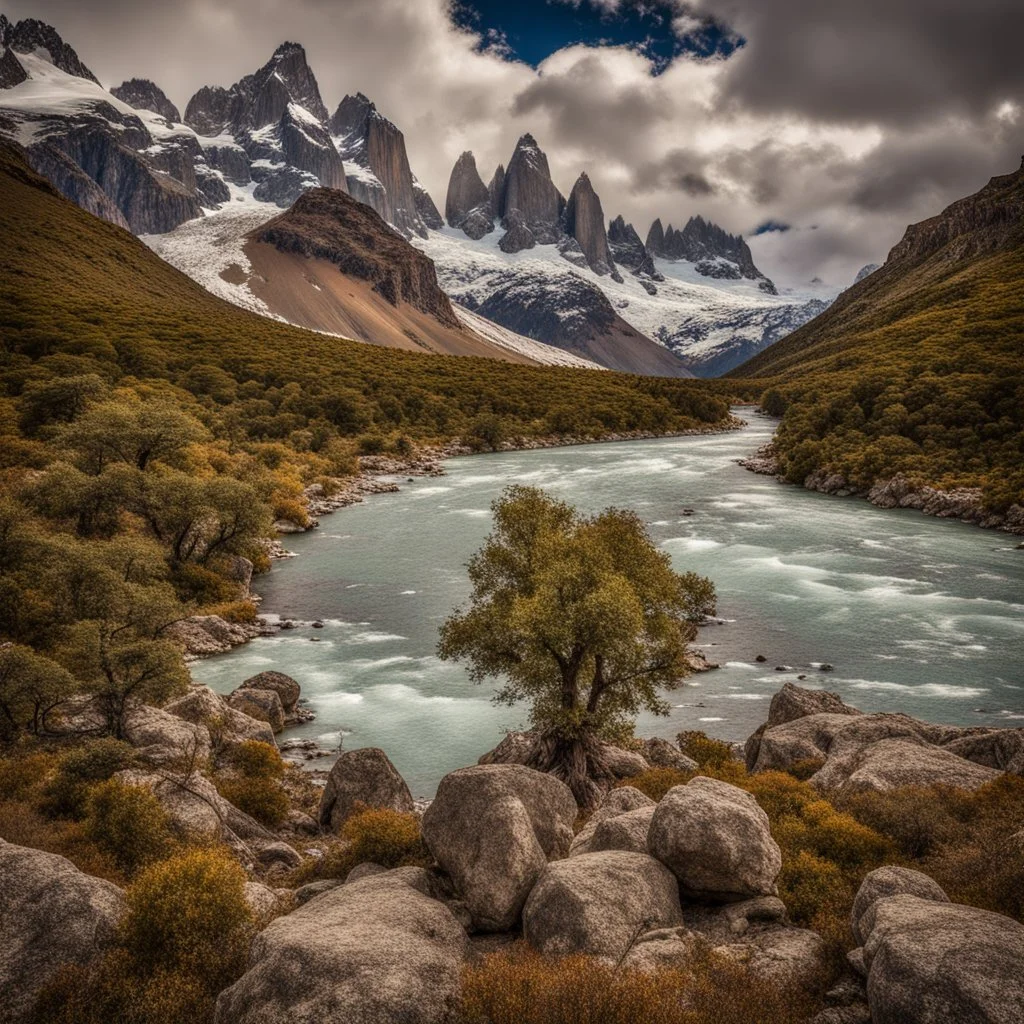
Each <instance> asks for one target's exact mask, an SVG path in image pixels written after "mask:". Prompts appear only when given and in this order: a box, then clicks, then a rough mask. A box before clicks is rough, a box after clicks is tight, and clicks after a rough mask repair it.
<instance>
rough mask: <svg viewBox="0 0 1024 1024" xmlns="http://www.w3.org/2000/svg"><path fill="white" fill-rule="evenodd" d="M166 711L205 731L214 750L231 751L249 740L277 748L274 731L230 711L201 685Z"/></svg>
mask: <svg viewBox="0 0 1024 1024" xmlns="http://www.w3.org/2000/svg"><path fill="white" fill-rule="evenodd" d="M164 710H165V711H167V712H168V714H171V715H175V716H177V717H178V718H182V719H184V720H185V721H186V722H191V723H192V724H193V725H201V726H203V727H204V728H206V729H207V730H208V731H209V733H210V737H211V740H212V741H213V745H214V747H228V748H230V747H233V746H236V745H237V744H239V743H244V742H245V741H246V740H257V741H259V742H260V743H269V744H270V746H276V741H275V740H274V730H273V729H272V728H271V727H270V724H269V723H268V722H263V721H260V719H258V718H253V717H252V716H251V715H247V714H245V712H243V711H238V710H237V709H235V708H233V707H231V706H230V705H229V704H228V703H227V701H226V700H224V698H223V697H221V696H220V694H218V693H214V691H213V690H211V689H210V687H208V686H203V685H202V684H194V685H193V686H192V687H190V689H189V692H188V693H187V694H185V696H184V697H179V698H178V699H177V700H175V701H172V702H171V703H170V704H168V705H167V707H166V708H164Z"/></svg>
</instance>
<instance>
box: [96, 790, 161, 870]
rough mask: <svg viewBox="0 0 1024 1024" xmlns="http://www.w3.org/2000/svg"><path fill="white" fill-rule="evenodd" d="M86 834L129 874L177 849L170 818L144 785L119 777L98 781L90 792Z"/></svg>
mask: <svg viewBox="0 0 1024 1024" xmlns="http://www.w3.org/2000/svg"><path fill="white" fill-rule="evenodd" d="M84 825H85V834H86V836H87V837H88V838H89V839H90V840H91V841H92V842H93V843H95V844H96V846H98V847H99V848H100V849H101V850H103V851H104V852H105V853H106V854H107V855H108V856H109V857H110V858H111V859H112V860H113V861H114V863H115V864H117V866H118V867H119V868H120V869H121V870H122V871H124V872H125V873H126V874H127V875H133V874H134V873H135V872H136V871H138V870H139V869H140V868H142V867H144V866H145V865H147V864H152V863H153V862H155V861H158V860H160V859H162V858H164V857H167V856H168V855H169V854H170V853H171V851H172V850H173V848H174V836H173V833H172V831H171V821H170V818H169V817H168V814H167V812H166V811H165V810H164V809H163V807H162V806H161V804H160V801H159V800H157V798H156V797H155V796H154V795H153V794H152V793H151V792H150V791H149V790H148V789H146V788H145V787H144V786H132V785H129V784H127V783H125V782H122V781H121V780H120V779H108V780H107V781H106V782H101V783H99V784H98V785H97V786H96V787H95V788H94V789H93V790H92V792H91V793H90V795H89V801H88V811H87V813H86V817H85V822H84Z"/></svg>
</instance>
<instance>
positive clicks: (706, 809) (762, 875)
mask: <svg viewBox="0 0 1024 1024" xmlns="http://www.w3.org/2000/svg"><path fill="white" fill-rule="evenodd" d="M647 845H648V850H649V851H650V853H651V855H652V856H654V857H657V858H658V860H660V861H661V862H662V863H664V864H665V865H667V866H668V867H669V868H670V869H671V870H672V871H673V873H674V874H675V875H676V877H677V878H678V879H679V885H680V888H681V890H682V891H683V893H684V894H686V895H689V896H691V897H694V898H698V899H711V900H721V901H724V902H733V901H736V900H743V899H747V898H749V897H751V896H772V895H775V894H776V886H775V880H776V878H777V877H778V874H779V871H780V869H781V867H782V854H781V852H780V851H779V847H778V845H777V844H776V842H775V840H774V839H772V836H771V832H770V830H769V827H768V815H767V814H765V812H764V811H763V810H762V809H761V808H760V807H759V806H758V804H757V801H756V800H755V799H754V798H753V797H752V796H751V795H750V794H749V793H745V792H744V791H743V790H741V789H738V788H737V787H736V786H731V785H729V784H728V783H726V782H720V781H718V780H717V779H709V778H707V777H705V776H703V775H699V776H697V778H695V779H692V780H691V781H690V782H688V783H687V784H686V785H685V786H675V787H674V788H673V789H670V790H669V791H668V793H666V794H665V796H664V798H663V799H662V801H661V802H660V803H659V804H658V806H657V808H656V809H655V812H654V817H653V818H652V819H651V827H650V831H649V833H648V836H647Z"/></svg>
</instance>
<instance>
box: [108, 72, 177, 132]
mask: <svg viewBox="0 0 1024 1024" xmlns="http://www.w3.org/2000/svg"><path fill="white" fill-rule="evenodd" d="M110 94H111V96H116V97H117V98H118V99H119V100H120V101H121V102H122V103H127V104H128V106H129V107H134V108H135V109H136V110H150V111H152V112H153V113H154V114H159V115H160V116H161V117H164V118H166V119H167V120H168V121H172V122H174V123H177V122H179V121H181V114H180V113H179V112H178V108H177V107H176V106H175V105H174V104H173V103H172V102H171V101H170V100H169V99H168V98H167V96H166V95H165V93H164V91H163V89H161V88H160V87H159V86H157V85H154V84H153V83H152V82H151V81H150V80H149V79H148V78H130V79H129V80H128V81H127V82H122V83H121V84H120V85H115V86H114V88H113V89H111V90H110Z"/></svg>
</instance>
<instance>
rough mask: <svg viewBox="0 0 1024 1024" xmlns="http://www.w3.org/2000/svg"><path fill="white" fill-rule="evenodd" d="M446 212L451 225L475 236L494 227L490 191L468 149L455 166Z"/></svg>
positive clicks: (445, 205) (484, 233) (472, 236)
mask: <svg viewBox="0 0 1024 1024" xmlns="http://www.w3.org/2000/svg"><path fill="white" fill-rule="evenodd" d="M444 215H445V218H446V219H447V221H448V224H449V226H450V227H453V228H462V230H463V231H464V232H465V233H466V234H467V235H469V237H470V238H473V239H478V238H482V237H483V236H484V235H486V234H487V233H488V232H489V231H493V230H494V218H493V216H492V214H491V195H490V192H489V191H488V189H487V186H486V185H485V184H484V182H483V179H482V178H481V177H480V174H479V172H478V171H477V169H476V158H475V157H474V156H473V154H472V153H471V152H469V151H468V150H467V151H466V152H465V153H463V154H462V155H461V156H460V157H459V159H458V160H456V161H455V166H454V167H453V168H452V173H451V177H450V178H449V179H448V194H447V197H446V199H445V204H444Z"/></svg>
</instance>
